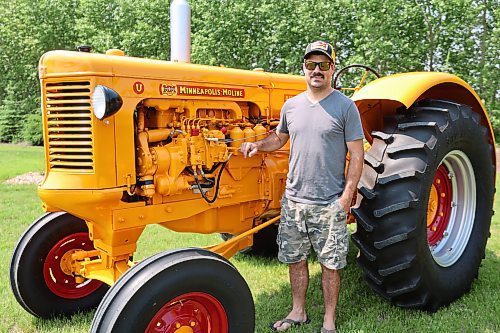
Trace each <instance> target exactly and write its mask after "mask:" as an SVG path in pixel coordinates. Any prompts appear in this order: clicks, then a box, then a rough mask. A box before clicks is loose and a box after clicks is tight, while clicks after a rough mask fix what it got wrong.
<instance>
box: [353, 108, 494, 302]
mask: <svg viewBox="0 0 500 333" xmlns="http://www.w3.org/2000/svg"><path fill="white" fill-rule="evenodd" d="M480 120H481V118H480V116H479V115H478V114H476V113H474V112H473V111H472V110H471V108H470V107H468V106H466V105H460V104H456V103H453V102H449V101H439V100H423V101H421V102H419V103H417V104H415V105H413V106H412V107H411V108H410V109H408V110H407V111H405V112H404V113H401V114H397V115H396V116H395V117H393V118H391V119H387V121H386V124H385V127H384V129H383V131H382V132H374V133H373V134H372V135H373V137H374V141H373V145H372V147H371V149H370V150H369V151H368V152H367V154H366V156H365V169H364V172H363V175H362V178H361V181H360V185H359V193H361V195H362V200H361V203H360V205H359V208H356V209H354V210H353V213H354V215H355V217H356V220H357V231H356V233H355V234H353V235H352V240H353V242H354V243H355V244H356V245H357V247H358V248H359V250H360V251H359V255H358V258H357V261H358V264H359V265H360V266H361V267H362V269H363V271H364V275H365V280H366V281H367V282H368V284H369V285H370V286H371V287H372V289H374V290H375V291H376V292H378V293H379V294H380V295H382V296H383V297H384V298H386V299H388V300H390V301H391V302H392V303H394V304H396V305H398V306H401V307H407V308H419V309H425V310H430V311H435V310H437V309H438V308H439V307H441V306H444V305H447V304H449V303H451V302H453V301H454V300H456V299H457V298H459V297H461V296H462V295H463V294H464V293H466V292H467V291H468V290H469V289H470V286H471V284H472V281H473V279H474V278H475V277H477V275H478V270H479V265H480V263H481V260H482V259H483V258H484V253H485V247H486V241H487V238H488V234H489V227H490V223H491V216H492V206H493V193H494V173H495V166H494V164H493V160H492V156H493V148H492V145H491V144H490V143H489V142H488V138H487V135H486V133H487V131H486V128H485V127H484V126H482V125H481V123H480Z"/></svg>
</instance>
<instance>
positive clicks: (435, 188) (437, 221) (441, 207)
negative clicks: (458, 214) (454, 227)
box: [427, 164, 453, 246]
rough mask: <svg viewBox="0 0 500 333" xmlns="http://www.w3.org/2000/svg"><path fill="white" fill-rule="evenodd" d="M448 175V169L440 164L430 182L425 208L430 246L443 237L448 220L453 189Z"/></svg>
mask: <svg viewBox="0 0 500 333" xmlns="http://www.w3.org/2000/svg"><path fill="white" fill-rule="evenodd" d="M448 175H449V172H448V170H447V169H446V167H445V166H444V165H443V164H441V165H440V166H439V168H438V169H437V172H436V177H434V182H433V183H432V188H431V195H430V197H429V205H428V210H427V241H428V243H429V245H430V246H434V245H436V244H437V243H438V242H439V241H440V240H441V239H442V238H443V234H444V232H445V230H446V227H448V223H449V221H450V214H451V199H452V194H453V189H452V186H451V181H450V178H449V176H448Z"/></svg>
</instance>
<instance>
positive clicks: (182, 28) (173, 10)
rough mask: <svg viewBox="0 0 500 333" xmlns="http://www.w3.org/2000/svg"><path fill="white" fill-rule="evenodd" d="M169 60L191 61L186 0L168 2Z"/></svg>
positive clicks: (189, 10) (189, 9)
mask: <svg viewBox="0 0 500 333" xmlns="http://www.w3.org/2000/svg"><path fill="white" fill-rule="evenodd" d="M170 61H177V62H191V8H190V7H189V3H188V2H187V0H173V1H172V3H171V4H170Z"/></svg>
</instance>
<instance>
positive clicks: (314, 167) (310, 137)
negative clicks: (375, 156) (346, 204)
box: [277, 90, 364, 205]
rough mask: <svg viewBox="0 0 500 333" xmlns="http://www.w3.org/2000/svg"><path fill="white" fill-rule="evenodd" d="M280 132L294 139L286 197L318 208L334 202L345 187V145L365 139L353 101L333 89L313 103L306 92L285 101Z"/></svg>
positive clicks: (291, 148) (279, 126)
mask: <svg viewBox="0 0 500 333" xmlns="http://www.w3.org/2000/svg"><path fill="white" fill-rule="evenodd" d="M277 130H278V131H279V132H281V133H286V134H289V135H290V140H291V142H290V157H289V170H288V177H287V181H286V190H285V196H286V197H287V198H288V199H290V200H292V201H295V202H301V203H307V204H319V205H325V204H329V203H330V202H332V201H333V200H335V199H336V198H337V197H338V196H339V195H340V194H341V193H342V191H343V190H344V185H345V176H344V171H345V163H346V162H345V160H346V159H345V157H346V154H347V145H346V142H348V141H354V140H359V139H363V138H364V135H363V128H362V126H361V119H360V116H359V112H358V109H357V108H356V105H355V104H354V102H353V101H352V100H350V99H349V98H348V97H346V96H345V95H344V94H342V93H340V92H338V91H336V90H334V91H333V92H332V93H331V94H330V95H328V96H327V97H325V98H324V99H322V100H321V101H320V102H318V103H312V102H310V101H309V99H308V98H307V96H306V93H305V92H303V93H301V94H299V95H297V96H295V97H292V98H290V99H289V100H287V101H286V102H285V104H284V105H283V108H282V109H281V117H280V123H279V125H278V127H277Z"/></svg>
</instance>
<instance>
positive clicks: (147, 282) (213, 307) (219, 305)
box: [91, 248, 255, 333]
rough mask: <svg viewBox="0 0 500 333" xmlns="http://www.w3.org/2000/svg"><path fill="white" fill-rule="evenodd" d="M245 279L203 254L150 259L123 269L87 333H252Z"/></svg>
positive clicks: (214, 256) (169, 254)
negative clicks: (123, 271)
mask: <svg viewBox="0 0 500 333" xmlns="http://www.w3.org/2000/svg"><path fill="white" fill-rule="evenodd" d="M254 326H255V309H254V303H253V299H252V294H251V292H250V289H249V288H248V285H247V284H246V282H245V280H244V279H243V278H242V277H241V275H240V274H239V273H238V271H237V270H236V268H234V266H232V265H231V264H230V263H229V262H228V261H227V260H226V259H224V258H223V257H221V256H219V255H217V254H214V253H212V252H210V251H206V250H202V249H194V248H193V249H183V250H175V251H171V252H163V253H159V254H157V255H154V256H152V257H150V258H148V259H145V260H144V261H142V262H140V263H139V264H137V265H136V266H134V267H132V268H131V269H130V270H128V271H127V272H126V273H125V274H124V275H123V276H122V277H120V279H118V281H117V282H116V284H115V285H113V287H112V288H111V289H110V290H109V292H108V293H107V294H106V296H105V297H104V300H103V301H102V303H101V305H100V306H99V308H98V309H97V312H96V314H95V316H94V319H93V321H92V328H91V332H92V333H104V332H106V333H109V332H148V333H149V332H151V333H153V332H162V333H181V332H192V333H230V332H231V333H232V332H238V333H253V332H254Z"/></svg>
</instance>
